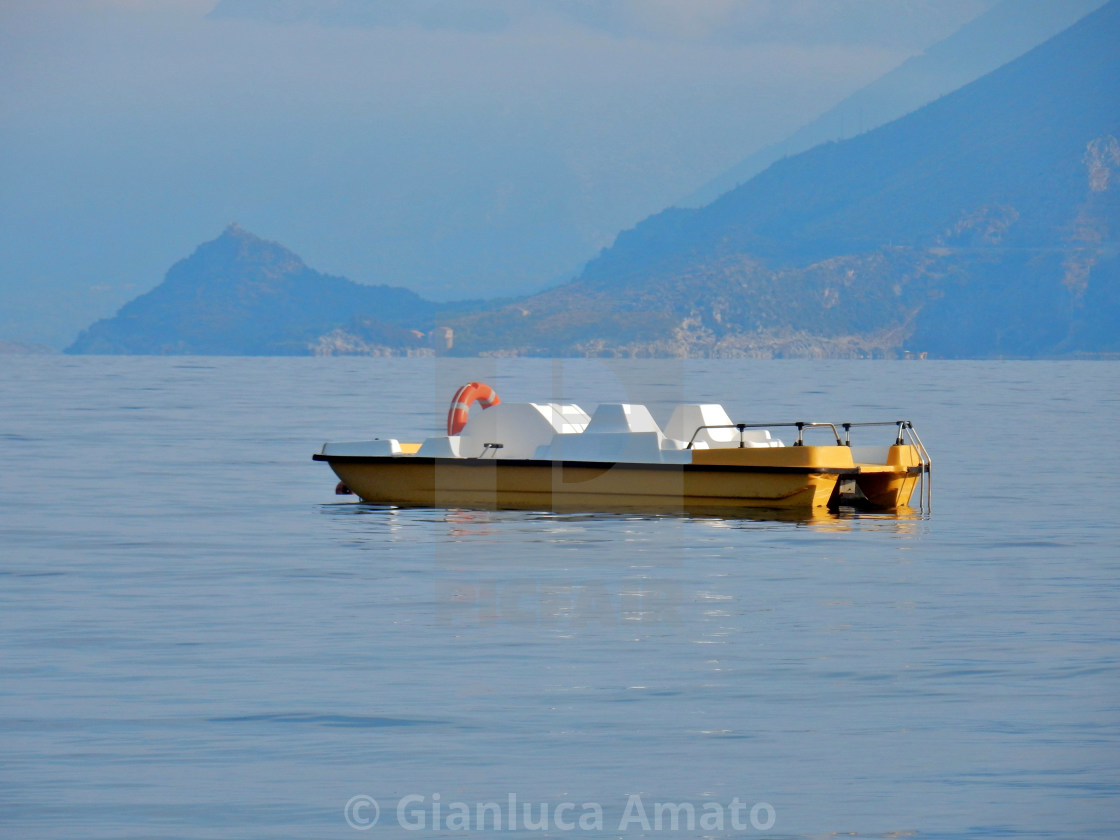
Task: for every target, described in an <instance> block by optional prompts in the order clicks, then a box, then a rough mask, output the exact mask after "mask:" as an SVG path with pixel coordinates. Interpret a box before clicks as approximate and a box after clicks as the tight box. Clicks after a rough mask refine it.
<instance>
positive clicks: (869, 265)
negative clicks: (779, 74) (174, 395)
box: [69, 0, 1120, 357]
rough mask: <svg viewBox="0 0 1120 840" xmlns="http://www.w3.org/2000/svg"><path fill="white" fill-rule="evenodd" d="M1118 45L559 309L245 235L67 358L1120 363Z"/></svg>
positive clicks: (906, 130)
mask: <svg viewBox="0 0 1120 840" xmlns="http://www.w3.org/2000/svg"><path fill="white" fill-rule="evenodd" d="M1117 44H1120V0H1111V2H1109V3H1107V4H1106V5H1104V6H1103V7H1101V8H1100V9H1098V10H1097V11H1095V12H1093V13H1091V14H1090V15H1088V16H1087V17H1086V18H1084V19H1083V20H1081V21H1080V22H1078V23H1077V24H1075V25H1074V26H1072V27H1071V28H1069V29H1067V30H1066V31H1064V32H1062V33H1061V34H1059V35H1058V36H1056V37H1054V38H1052V39H1050V40H1049V41H1047V42H1045V43H1044V44H1042V45H1040V46H1039V47H1037V48H1035V49H1033V50H1031V51H1030V52H1028V53H1026V54H1025V55H1023V56H1021V57H1020V58H1018V59H1016V60H1014V61H1012V62H1010V63H1008V64H1006V65H1004V66H1002V67H1000V68H999V69H997V70H995V71H993V72H991V73H989V74H988V75H986V76H984V77H982V78H981V79H979V80H977V81H975V82H973V83H971V84H969V85H966V86H965V87H963V88H961V89H959V90H957V91H955V92H954V93H951V94H949V95H947V96H945V97H943V98H941V99H939V100H937V101H935V102H932V103H930V104H929V105H926V106H925V107H923V108H920V109H919V110H917V111H914V112H913V113H910V114H908V115H907V116H904V117H902V118H900V119H898V120H895V121H894V122H891V123H888V124H886V125H884V126H881V127H879V128H877V129H875V130H872V131H869V132H866V133H864V134H861V135H859V136H857V137H853V138H851V139H848V140H845V141H843V142H828V143H824V144H822V145H819V146H816V147H814V148H812V149H810V150H808V151H806V152H804V153H802V154H799V155H797V156H794V157H789V158H785V159H782V160H779V161H776V162H775V163H773V165H771V166H769V167H768V168H767V169H765V170H764V171H762V172H760V173H759V174H757V175H755V176H754V177H752V178H751V179H750V180H749V181H747V182H746V183H744V184H742V185H741V186H739V187H737V188H735V189H733V190H731V191H730V192H728V193H726V194H724V195H722V196H721V197H720V198H718V199H717V200H715V201H714V202H712V203H710V204H708V205H706V206H704V207H701V208H698V209H681V208H672V209H669V210H666V211H664V212H663V213H660V214H658V215H656V216H653V217H651V218H649V219H647V220H646V221H644V222H642V223H641V224H639V225H638V226H637V227H636V228H634V229H633V230H630V231H626V232H624V233H622V234H620V235H619V237H618V238H617V240H616V241H615V243H614V245H613V246H611V247H610V248H608V249H606V250H605V251H603V252H602V253H601V254H600V255H599V256H598V257H597V258H596V259H594V260H593V261H591V262H590V263H589V264H588V265H587V266H586V268H585V269H584V271H583V272H582V274H581V275H580V276H579V277H578V278H577V279H576V280H575V281H573V282H571V283H567V284H565V285H562V286H559V287H556V288H554V289H551V290H549V291H547V292H544V293H542V294H538V295H533V296H529V297H525V298H521V299H518V300H515V301H509V302H505V303H497V302H491V303H489V304H487V305H482V304H478V303H474V304H463V305H456V306H451V307H447V306H444V307H443V308H442V310H437V307H436V305H435V304H432V303H430V302H427V301H424V300H423V299H421V298H419V297H418V296H416V295H414V294H412V293H411V292H408V291H407V290H404V289H398V288H392V287H386V286H381V287H373V286H362V285H359V284H355V283H352V282H350V281H348V280H344V279H342V278H337V277H328V276H325V275H320V274H318V273H317V272H314V271H313V270H311V269H309V268H308V267H307V266H305V265H304V264H303V263H302V261H300V260H299V258H298V257H295V255H293V254H291V252H289V251H286V250H285V249H283V248H282V247H280V246H278V245H275V244H274V243H265V242H263V240H259V239H257V238H256V237H253V236H252V235H250V234H248V233H246V232H245V231H242V230H240V229H239V228H236V227H231V228H230V229H228V230H227V231H226V232H225V233H224V234H223V235H222V236H221V237H219V238H218V239H217V240H214V241H213V242H211V243H207V244H206V245H203V246H201V247H200V248H199V249H198V251H196V253H195V254H194V255H193V256H191V257H190V258H188V259H187V260H184V261H182V262H180V263H178V264H177V265H176V266H174V267H173V268H172V269H171V271H170V272H169V273H168V275H167V278H166V280H165V281H164V283H163V284H162V285H161V286H159V287H157V288H156V289H154V290H153V291H152V292H149V293H148V294H147V295H143V296H141V297H140V298H137V299H136V300H134V301H133V302H131V303H129V304H128V305H126V306H125V307H124V308H123V309H122V310H121V312H120V313H118V315H117V316H116V317H115V318H112V319H108V320H106V321H101V322H98V323H97V324H95V325H94V326H93V327H91V328H90V329H89V330H87V331H86V332H85V333H83V334H82V336H80V337H79V339H78V341H77V342H75V344H74V345H73V346H72V347H71V348H70V349H69V352H131V353H168V352H170V353H175V352H186V353H311V352H359V353H383V352H402V353H403V352H441V353H442V352H451V353H455V354H465V355H476V354H494V353H500V354H511V355H514V354H523V355H524V354H532V355H655V356H689V355H715V356H742V355H748V356H766V357H770V356H789V355H794V356H889V357H893V356H899V355H903V354H906V353H907V352H910V353H917V354H923V353H924V354H928V355H931V356H944V357H990V356H1023V357H1033V356H1062V355H1079V354H1108V353H1116V352H1118V351H1120V330H1117V328H1116V326H1115V325H1116V324H1117V323H1120V260H1118V252H1120V249H1118V247H1117V245H1118V242H1120V141H1118V139H1117V138H1118V137H1120V50H1118V49H1117ZM437 327H439V328H440V329H439V330H436V328H437ZM448 329H450V330H452V331H453V336H454V338H453V342H449V341H448V340H446V339H447V337H448V336H450V335H451V333H448V332H447V330H448ZM449 344H450V346H449Z"/></svg>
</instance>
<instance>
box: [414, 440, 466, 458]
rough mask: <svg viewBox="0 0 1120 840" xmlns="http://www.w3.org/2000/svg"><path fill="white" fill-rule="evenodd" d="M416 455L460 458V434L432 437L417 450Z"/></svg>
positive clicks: (420, 456) (421, 456)
mask: <svg viewBox="0 0 1120 840" xmlns="http://www.w3.org/2000/svg"><path fill="white" fill-rule="evenodd" d="M416 455H417V457H419V458H458V457H459V436H458V435H456V436H455V437H448V436H447V435H441V436H440V437H430V438H428V439H427V440H425V441H424V443H423V444H421V445H420V448H419V449H418V450H416Z"/></svg>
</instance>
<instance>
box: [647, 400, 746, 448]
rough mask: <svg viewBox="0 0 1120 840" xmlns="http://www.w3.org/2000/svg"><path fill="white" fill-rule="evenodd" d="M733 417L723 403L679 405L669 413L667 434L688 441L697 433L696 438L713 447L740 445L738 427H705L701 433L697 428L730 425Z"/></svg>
mask: <svg viewBox="0 0 1120 840" xmlns="http://www.w3.org/2000/svg"><path fill="white" fill-rule="evenodd" d="M730 425H731V418H730V417H728V416H727V412H726V411H724V410H723V406H722V405H718V404H715V403H706V404H686V405H678V406H676V407H675V408H674V409H673V413H672V414H671V415H669V422H668V423H666V424H665V435H666V437H670V438H672V439H673V440H680V441H684V442H685V443H688V441H689V440H692V439H693V438H692V436H693V435H694V434H696V438H695V440H696V441H697V442H700V443H706V444H707V445H708V446H709V447H711V448H713V449H714V448H716V447H727V446H738V445H739V432H738V431H737V430H736V429H704V430H703V431H701V432H700V433H699V434H697V433H696V430H697V429H699V428H700V427H701V426H730Z"/></svg>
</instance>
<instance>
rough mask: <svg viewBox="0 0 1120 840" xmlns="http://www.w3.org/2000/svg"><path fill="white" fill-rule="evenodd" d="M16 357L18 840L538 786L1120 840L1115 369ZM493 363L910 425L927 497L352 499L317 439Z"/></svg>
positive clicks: (5, 564)
mask: <svg viewBox="0 0 1120 840" xmlns="http://www.w3.org/2000/svg"><path fill="white" fill-rule="evenodd" d="M2 365H3V367H2V369H0V453H2V456H3V457H2V460H0V465H2V466H0V551H2V555H0V835H2V836H4V837H13V838H17V837H18V838H75V837H83V838H103V837H104V838H109V837H113V838H133V837H135V838H154V837H166V838H180V837H182V838H187V837H190V838H196V837H231V838H232V837H236V838H256V837H261V838H266V837H267V838H273V837H284V838H312V837H315V838H346V837H353V838H357V837H361V836H375V835H376V836H387V837H435V836H440V837H442V836H463V834H469V835H474V836H483V835H492V834H494V833H495V832H494V831H493V830H492V829H493V825H494V820H495V816H494V815H495V812H498V811H500V817H498V818H500V819H502V820H504V821H505V822H503V824H502V827H503V829H507V828H508V817H509V801H510V797H511V796H513V797H516V800H517V805H516V811H517V818H518V827H517V828H516V829H514V830H512V831H507V832H506V836H517V837H521V836H534V837H539V836H577V837H643V836H644V837H678V836H679V837H730V836H735V837H798V838H800V837H813V838H818V837H834V836H842V837H855V838H886V837H892V838H895V837H910V836H914V837H919V838H1041V837H1047V838H1108V837H1115V836H1117V832H1118V831H1120V583H1118V580H1120V575H1118V572H1120V516H1118V499H1120V446H1118V445H1117V428H1118V427H1120V365H1116V364H1111V363H1043V362H1036V363H1013V362H1003V363H994V362H993V363H963V362H953V363H932V362H925V363H919V362H914V363H886V362H884V363H875V362H862V363H848V362H815V363H814V362H730V361H729V362H714V361H712V362H690V363H646V362H629V363H617V364H615V363H609V364H608V363H605V362H602V363H601V362H592V361H586V362H564V363H559V362H551V361H524V360H522V361H516V360H512V361H494V360H485V361H478V360H476V361H474V362H471V361H456V362H439V363H437V362H433V361H430V360H353V359H323V360H316V359H183V358H171V359H167V358H63V357H56V358H30V357H23V358H16V357H5V358H3V360H2ZM470 379H481V380H483V381H487V382H490V383H491V384H492V385H494V386H495V388H496V389H497V390H498V392H499V394H500V395H501V396H502V397H503V398H505V399H507V400H513V401H523V400H531V399H535V400H539V399H544V398H547V399H555V398H561V397H563V398H568V399H573V400H576V401H578V402H580V403H581V404H583V405H584V407H585V408H588V407H592V406H594V405H595V404H597V403H598V402H601V401H604V402H605V401H636V402H648V403H651V404H652V405H653V406H654V407H655V408H658V407H660V406H662V405H664V404H667V403H672V402H675V401H678V400H687V401H720V402H723V403H724V404H725V405H726V406H727V407H728V409H729V412H730V413H731V415H732V416H733V417H734V418H736V419H739V418H742V419H745V420H748V421H763V422H770V421H777V420H797V419H806V420H813V419H837V420H857V421H858V420H876V419H888V420H893V419H898V418H903V417H905V418H910V419H913V420H914V422H915V424H916V425H917V428H918V430H919V431H920V432H921V434H922V436H923V439H924V440H925V442H926V444H927V446H928V447H929V449H930V450H931V452H932V454H933V458H934V494H933V511H932V513H931V514H930V515H928V516H924V515H916V516H911V517H904V518H896V517H889V516H841V517H827V518H824V519H818V520H813V521H800V522H799V521H766V520H751V519H738V520H726V519H713V518H681V517H641V516H603V515H552V514H548V513H522V512H490V513H487V512H467V511H439V510H436V511H433V510H386V509H377V508H372V507H368V506H365V505H361V504H356V503H354V502H353V501H351V500H349V499H345V498H336V497H335V496H334V495H333V487H334V484H335V480H336V479H335V478H334V476H333V474H331V473H330V471H329V469H328V468H327V467H326V465H324V464H318V463H313V462H312V461H311V460H310V456H311V453H312V452H313V451H314V450H315V449H317V448H318V446H319V444H320V443H321V442H322V441H323V440H327V439H335V440H345V439H360V438H364V437H369V436H372V435H375V434H381V435H386V434H391V435H394V436H400V437H403V438H416V437H418V436H423V435H425V434H429V433H435V432H436V430H438V428H439V427H440V426H441V425H442V423H443V417H444V412H445V410H446V402H447V400H448V399H449V397H450V394H451V392H452V391H453V389H454V387H455V386H456V385H458V384H460V383H461V382H465V381H467V380H470ZM655 413H656V412H655ZM867 442H875V441H867ZM355 797H369V798H370V799H356V798H355ZM406 797H412V798H411V799H405V798H406ZM372 799H376V801H377V802H378V803H379V805H380V818H379V821H378V823H377V825H376V826H375V827H374V828H373V830H372V831H371V832H369V833H368V834H362V833H361V831H360V830H359V829H360V828H361V827H368V824H369V823H370V822H371V820H372V817H373V815H374V808H373V805H372V802H371V800H372ZM402 799H404V800H405V803H404V804H405V807H404V810H403V811H402V814H401V815H398V813H397V807H398V805H399V804H400V803H401V801H402ZM566 802H567V803H573V805H572V807H570V808H567V809H566V810H565V809H564V808H561V806H562V804H563V803H566ZM348 803H349V810H346V809H347V805H348ZM454 803H464V804H465V805H466V806H467V807H468V808H469V809H470V812H471V813H470V817H469V820H468V821H467V823H466V824H465V825H464V822H463V821H462V818H461V813H462V812H461V809H458V806H456V805H455V804H454ZM585 803H587V804H588V806H590V805H597V806H598V807H599V808H601V810H602V815H601V819H599V820H596V818H595V813H596V812H595V808H593V807H587V806H585ZM657 803H662V804H664V803H675V804H676V805H678V806H680V810H679V811H678V817H679V822H678V829H679V830H678V831H672V830H671V829H672V823H671V819H670V811H668V810H664V809H663V810H662V811H661V814H662V816H663V820H662V822H661V826H660V829H659V828H658V825H657V823H656V820H655V814H656V805H657ZM480 804H481V805H483V809H482V811H481V813H482V819H481V821H480V820H479V819H478V815H479V808H478V806H479V805H480ZM525 804H528V805H530V816H531V818H532V820H533V821H534V822H535V823H539V822H540V812H541V809H542V808H544V809H545V810H546V821H547V826H546V830H544V831H538V830H534V829H532V828H529V829H526V828H525V825H524V812H523V806H524V805H525ZM686 805H687V806H688V807H691V808H693V809H694V812H695V814H696V823H697V824H696V825H695V826H694V827H693V828H691V829H690V828H689V827H688V825H687V817H688V811H687V808H686V807H685V806H686ZM491 806H492V807H491ZM639 807H640V808H641V809H642V810H643V811H644V813H645V816H646V818H647V821H648V823H649V825H648V827H645V826H643V823H642V819H641V817H642V813H641V812H640V811H639V810H638V809H639ZM558 808H560V813H559V814H557V809H558ZM437 809H438V811H439V813H438V815H437V813H436V811H437ZM736 809H738V810H736ZM752 809H753V810H752ZM717 812H719V814H720V816H721V818H722V819H723V820H724V828H723V830H720V829H719V827H718V825H717V824H716V823H715V822H714V820H715V814H716V813H717ZM454 813H458V814H459V815H460V818H459V821H458V822H456V821H455V818H454V817H452V818H451V820H450V822H449V820H448V817H449V815H452V814H454ZM705 814H706V815H707V816H708V817H709V820H708V821H707V822H706V823H704V824H700V817H701V815H705ZM581 816H583V817H585V822H584V823H583V825H582V826H581V825H580V823H579V822H578V820H579V818H580V817H581ZM348 820H349V821H348ZM421 822H422V823H423V827H422V828H414V827H415V826H417V825H418V824H420V823H421ZM733 822H734V823H737V824H738V825H739V826H740V828H738V829H735V828H734V824H733ZM351 824H353V825H356V826H359V829H355V828H353V827H351ZM620 824H621V825H620ZM568 826H572V828H571V830H570V831H566V830H565V829H566V828H567V827H568ZM463 828H467V829H469V831H467V832H464V831H461V830H457V829H463Z"/></svg>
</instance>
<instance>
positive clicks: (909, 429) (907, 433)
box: [685, 420, 933, 513]
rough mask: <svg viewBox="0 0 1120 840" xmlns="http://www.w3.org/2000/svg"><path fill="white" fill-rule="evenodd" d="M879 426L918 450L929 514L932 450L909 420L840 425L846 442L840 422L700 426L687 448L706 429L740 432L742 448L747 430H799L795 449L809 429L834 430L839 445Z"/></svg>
mask: <svg viewBox="0 0 1120 840" xmlns="http://www.w3.org/2000/svg"><path fill="white" fill-rule="evenodd" d="M875 426H881V427H885V426H895V427H897V429H898V433H897V434H896V435H895V440H894V443H895V446H903V445H905V444H909V445H911V446H913V447H914V449H915V450H916V451H917V453H918V458H919V460H920V462H921V463H920V464H918V465H917V466H916V467H913V468H912V469H917V470H918V471H919V478H918V507H919V509H924V510H925V511H926V512H927V513H928V512H929V511H930V509H931V507H932V503H933V461H932V460H931V459H930V457H929V451H928V450H927V449H926V447H925V444H923V443H922V439H921V438H920V437H919V436H918V432H917V430H916V429H915V428H914V424H913V423H912V422H911V421H909V420H888V421H883V422H878V423H840V424H839V427H840V428H841V429H843V430H844V439H843V440H841V439H840V432H839V430H838V429H837V424H836V423H809V422H805V421H801V420H798V421H795V422H793V423H729V424H724V425H711V426H698V427H697V428H696V431H695V432H693V433H692V437H690V438H689V439H688V445H687V446H685V449H692V448H693V446H694V444H695V443H696V437H697V435H699V434H700V433H701V432H703V431H704V430H705V429H737V430H738V432H739V448H740V449H743V448H745V447H746V445H747V444H746V438H745V437H744V434H743V433H744V432H746V430H747V429H775V428H778V429H780V428H790V429H797V440H796V441H794V443H793V445H794V446H804V445H805V430H806V429H831V430H832V436H833V438H835V440H836V445H837V446H847V447H851V445H852V434H851V433H852V429H864V428H871V427H875Z"/></svg>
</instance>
